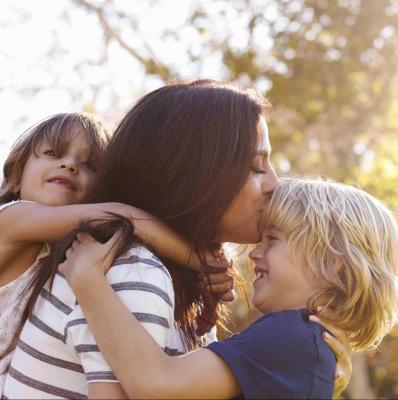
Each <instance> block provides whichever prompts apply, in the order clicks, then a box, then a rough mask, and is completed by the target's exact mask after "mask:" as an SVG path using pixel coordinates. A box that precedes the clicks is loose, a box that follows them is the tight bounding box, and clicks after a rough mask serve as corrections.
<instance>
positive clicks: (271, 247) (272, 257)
mask: <svg viewBox="0 0 398 400" xmlns="http://www.w3.org/2000/svg"><path fill="white" fill-rule="evenodd" d="M249 257H250V258H251V259H252V260H253V261H254V272H255V274H256V279H255V281H254V282H253V296H252V303H253V306H254V307H256V308H257V309H258V310H259V311H261V312H262V313H271V312H277V311H283V310H289V309H290V310H291V309H299V308H304V307H305V306H306V303H307V300H308V299H309V298H310V296H311V295H312V294H313V293H314V292H315V291H316V290H317V289H319V288H317V286H316V284H315V282H310V279H308V277H307V276H305V274H304V272H303V270H302V268H300V267H299V266H298V265H297V264H295V263H294V262H293V261H292V260H290V257H289V255H288V248H287V239H286V238H285V236H284V235H283V234H282V233H281V232H279V231H277V230H275V229H272V228H271V229H267V230H266V231H265V232H264V236H263V240H262V241H261V242H260V243H259V244H258V245H257V247H256V248H255V249H254V250H253V251H252V252H251V253H250V254H249Z"/></svg>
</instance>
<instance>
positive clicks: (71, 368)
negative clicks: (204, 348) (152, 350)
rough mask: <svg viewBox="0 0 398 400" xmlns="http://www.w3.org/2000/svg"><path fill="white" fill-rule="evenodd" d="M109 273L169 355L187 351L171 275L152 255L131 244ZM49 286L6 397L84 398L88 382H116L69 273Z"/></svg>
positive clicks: (38, 304)
mask: <svg viewBox="0 0 398 400" xmlns="http://www.w3.org/2000/svg"><path fill="white" fill-rule="evenodd" d="M106 277H107V280H108V282H109V283H110V284H111V285H112V287H113V289H114V290H115V291H116V292H117V294H118V295H119V296H120V298H121V299H122V301H123V303H124V304H125V305H126V307H127V308H128V309H129V310H130V311H131V312H132V313H133V314H134V315H135V317H137V319H138V320H139V321H140V322H141V323H142V324H143V326H144V327H145V328H146V329H147V331H148V332H149V333H150V334H151V335H152V336H153V337H154V339H155V340H156V342H157V343H158V344H159V345H160V346H161V347H162V348H163V349H164V350H165V351H166V352H167V353H168V354H172V355H175V354H182V353H184V352H185V350H186V348H185V345H184V340H183V337H182V336H181V333H180V331H179V330H178V328H177V326H176V323H175V321H174V291H173V285H172V280H171V276H170V274H169V272H168V271H167V269H166V268H165V267H164V265H163V264H162V263H161V261H160V260H159V259H158V258H156V256H155V255H154V254H152V253H151V252H150V251H148V250H147V249H146V248H145V247H142V246H137V247H133V248H131V249H130V250H129V251H128V252H127V253H126V254H124V255H123V256H121V257H120V258H119V259H117V260H115V262H114V263H113V266H112V267H111V268H110V270H109V271H108V273H107V276H106ZM48 289H49V288H48V286H46V287H45V288H43V290H42V292H41V294H40V297H39V299H38V301H37V302H36V305H35V308H34V312H33V315H32V317H31V318H30V320H29V321H27V322H26V324H25V326H24V329H23V331H22V334H21V337H20V341H19V343H18V347H17V349H16V351H15V355H14V358H13V360H12V363H11V367H10V369H9V371H8V374H7V377H6V383H5V388H4V396H5V397H6V398H18V399H25V398H29V399H37V398H40V399H47V398H52V399H54V398H69V399H70V398H73V399H83V398H87V383H90V382H117V379H116V378H115V376H114V375H113V373H112V371H111V369H110V367H109V365H108V364H107V362H106V361H105V359H104V357H103V356H102V354H101V353H100V352H99V349H98V346H97V345H96V342H95V339H94V337H93V335H92V333H91V332H90V329H89V327H88V325H87V322H86V320H85V318H84V314H83V312H82V310H81V308H80V306H79V305H78V304H77V302H76V298H75V296H74V294H73V292H72V289H71V288H70V286H69V285H68V283H67V282H66V280H65V278H64V277H63V276H62V275H61V274H59V273H57V275H56V277H55V279H54V284H53V288H52V291H51V293H50V291H49V290H48ZM98 318H101V315H98Z"/></svg>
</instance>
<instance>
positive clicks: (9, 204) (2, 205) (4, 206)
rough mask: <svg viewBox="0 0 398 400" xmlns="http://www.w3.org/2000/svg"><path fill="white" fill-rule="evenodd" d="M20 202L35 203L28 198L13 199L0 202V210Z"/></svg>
mask: <svg viewBox="0 0 398 400" xmlns="http://www.w3.org/2000/svg"><path fill="white" fill-rule="evenodd" d="M20 203H35V202H34V201H30V200H13V201H10V202H8V203H4V204H0V211H3V210H5V209H6V208H8V207H10V206H13V205H14V204H20Z"/></svg>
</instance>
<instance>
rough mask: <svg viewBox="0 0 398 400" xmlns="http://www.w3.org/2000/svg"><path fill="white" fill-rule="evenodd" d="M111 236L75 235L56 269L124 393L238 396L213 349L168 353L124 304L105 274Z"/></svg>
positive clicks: (135, 395) (134, 395) (138, 395)
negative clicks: (105, 240)
mask: <svg viewBox="0 0 398 400" xmlns="http://www.w3.org/2000/svg"><path fill="white" fill-rule="evenodd" d="M115 240H116V239H115V237H114V238H112V239H111V240H110V241H109V242H108V243H106V244H104V245H101V244H100V243H98V242H96V241H95V240H94V239H92V238H91V237H90V236H88V235H84V234H79V235H78V239H77V241H75V242H74V244H73V245H72V248H71V249H69V250H68V251H67V260H66V261H65V262H64V263H62V264H61V265H60V270H61V272H62V273H63V274H65V276H66V277H67V279H68V281H69V283H70V284H71V286H72V288H73V290H74V291H75V294H76V296H77V299H78V301H79V304H80V306H81V307H82V309H83V310H84V314H85V317H86V318H87V321H88V323H89V325H90V328H91V330H92V332H93V334H94V336H95V339H96V341H97V344H98V345H99V346H100V349H101V352H102V353H103V355H104V356H105V358H106V360H107V361H108V362H109V364H110V365H111V367H112V370H113V371H114V373H115V374H116V376H117V377H118V379H119V380H120V383H121V385H122V386H123V389H124V390H125V392H126V393H127V395H128V397H129V398H231V397H234V396H236V395H238V394H239V393H240V388H239V385H238V383H237V381H236V379H235V377H234V375H233V374H232V372H231V370H230V369H229V367H228V366H227V364H225V363H224V361H223V360H222V359H221V358H219V357H218V356H217V355H216V354H215V353H213V352H212V351H211V350H206V349H201V350H197V351H194V352H192V353H189V354H186V355H184V356H178V357H169V356H167V355H166V354H164V352H163V351H162V349H161V348H160V347H159V346H158V344H157V343H156V342H155V341H154V340H153V338H152V337H151V336H150V335H149V334H148V333H147V332H146V331H145V329H144V328H143V327H142V326H141V324H140V323H139V322H138V321H137V320H136V319H135V318H134V317H133V316H132V315H131V314H130V313H129V311H128V310H127V309H126V308H125V306H124V305H123V303H122V302H121V301H120V300H119V298H118V296H117V295H116V294H115V293H114V291H113V290H112V288H111V287H110V286H109V284H108V283H107V282H106V280H105V278H104V275H103V272H104V270H106V269H107V268H108V267H109V265H110V263H111V261H112V259H113V256H114V255H113V254H112V248H114V247H113V245H114V243H115ZM81 244H83V245H81ZM104 254H105V255H106V256H105V258H104ZM82 266H84V268H82ZM99 315H100V316H101V317H100V318H99V317H98V316H99Z"/></svg>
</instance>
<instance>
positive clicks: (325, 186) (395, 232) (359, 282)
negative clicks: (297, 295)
mask: <svg viewBox="0 0 398 400" xmlns="http://www.w3.org/2000/svg"><path fill="white" fill-rule="evenodd" d="M271 226H272V227H273V228H275V229H277V230H279V231H280V232H282V233H283V234H285V235H286V238H287V241H288V252H289V257H290V258H291V260H292V261H293V262H295V263H297V264H298V265H299V266H300V267H301V268H303V270H304V273H305V274H307V276H308V277H309V278H311V279H315V282H316V283H317V284H319V287H320V288H321V289H320V290H319V291H318V292H317V293H316V294H315V295H313V296H312V297H311V298H310V299H309V301H308V304H307V307H308V308H309V310H310V311H311V312H313V313H316V310H317V308H316V307H317V306H324V305H327V306H328V307H329V308H330V310H332V311H333V312H335V313H336V316H335V318H333V324H334V325H335V326H336V327H339V328H341V329H343V330H344V331H345V332H347V334H348V336H349V339H350V342H351V345H352V346H353V348H354V349H356V350H364V349H368V348H370V347H374V346H376V345H377V344H378V343H379V342H380V340H381V339H382V338H383V336H385V335H386V334H387V333H388V332H389V331H390V330H391V329H392V326H393V324H394V322H395V317H396V315H395V313H396V306H397V287H396V283H395V278H396V274H397V270H398V229H397V223H396V221H395V219H394V217H393V214H392V213H391V211H390V210H389V209H387V207H385V206H384V205H383V204H382V203H381V202H380V201H378V200H377V199H375V198H374V197H372V196H371V195H369V194H368V193H366V192H364V191H363V190H360V189H357V188H355V187H353V186H348V185H344V184H340V183H335V182H332V181H325V180H321V179H318V180H314V179H289V178H282V179H281V180H280V184H279V186H278V187H277V188H276V190H275V192H274V194H273V197H272V199H271V201H270V203H269V204H268V206H267V208H266V213H265V227H266V228H267V227H268V228H269V227H271Z"/></svg>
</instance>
